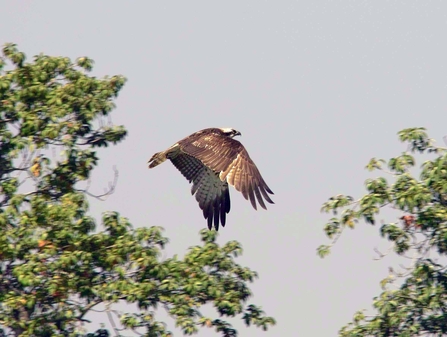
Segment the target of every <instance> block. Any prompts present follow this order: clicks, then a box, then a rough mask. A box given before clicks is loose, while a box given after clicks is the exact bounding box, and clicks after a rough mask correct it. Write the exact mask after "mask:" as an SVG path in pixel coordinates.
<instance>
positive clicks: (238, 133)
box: [234, 131, 242, 136]
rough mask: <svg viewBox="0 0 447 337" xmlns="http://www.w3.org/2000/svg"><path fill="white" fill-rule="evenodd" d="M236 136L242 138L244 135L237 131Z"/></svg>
mask: <svg viewBox="0 0 447 337" xmlns="http://www.w3.org/2000/svg"><path fill="white" fill-rule="evenodd" d="M234 135H235V136H242V133H240V132H239V131H236V133H235V134H234Z"/></svg>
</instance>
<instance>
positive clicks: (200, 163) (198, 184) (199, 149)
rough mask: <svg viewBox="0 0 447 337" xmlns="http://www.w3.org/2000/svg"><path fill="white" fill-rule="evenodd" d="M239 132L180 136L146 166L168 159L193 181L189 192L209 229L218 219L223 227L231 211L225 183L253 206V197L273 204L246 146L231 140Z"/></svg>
mask: <svg viewBox="0 0 447 337" xmlns="http://www.w3.org/2000/svg"><path fill="white" fill-rule="evenodd" d="M240 135H241V133H240V132H239V131H236V130H235V129H233V128H209V129H203V130H201V131H198V132H195V133H193V134H192V135H190V136H188V137H186V138H183V139H182V140H180V141H178V142H177V143H175V144H174V145H172V146H171V147H170V148H168V149H167V150H165V151H162V152H157V153H155V154H154V155H153V156H152V158H151V159H149V162H148V163H149V168H154V167H155V166H157V165H160V164H161V163H163V162H164V161H166V159H169V160H170V161H171V162H172V163H173V164H174V166H175V167H176V168H177V169H178V170H179V171H180V172H181V173H182V175H183V176H184V177H185V178H186V179H188V180H189V182H190V183H191V182H192V188H191V194H192V195H194V194H195V198H196V200H197V201H198V203H199V207H200V209H201V210H202V211H203V216H204V217H205V219H206V220H207V224H208V229H211V228H212V226H213V221H214V228H215V229H216V231H217V230H219V220H220V224H221V225H222V227H225V221H226V214H228V213H229V212H230V192H229V189H228V185H231V186H233V187H234V188H235V189H236V190H237V191H239V192H241V193H242V195H243V196H244V198H245V199H246V200H248V199H250V202H251V204H252V206H253V208H254V209H257V207H256V200H257V201H258V203H259V205H261V207H262V208H264V209H267V207H266V206H265V202H264V200H263V199H265V200H266V201H267V202H269V203H271V204H274V202H273V201H272V200H271V199H270V197H269V195H268V194H267V193H269V194H273V192H272V190H271V189H270V188H269V187H268V186H267V184H266V183H265V181H264V179H263V178H262V176H261V174H260V173H259V170H258V168H257V167H256V165H255V163H254V162H253V161H252V160H251V158H250V156H249V155H248V152H247V150H246V149H245V147H244V146H243V145H242V144H241V143H240V142H238V141H237V140H235V139H233V137H234V136H240Z"/></svg>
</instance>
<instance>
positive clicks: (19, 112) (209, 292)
mask: <svg viewBox="0 0 447 337" xmlns="http://www.w3.org/2000/svg"><path fill="white" fill-rule="evenodd" d="M92 67H93V61H92V60H91V59H89V58H87V57H81V58H79V59H77V60H76V62H72V61H71V60H70V59H69V58H66V57H51V56H46V55H38V56H36V57H35V58H34V61H33V62H30V63H26V62H25V55H24V54H23V53H22V52H20V51H19V50H18V49H17V47H16V46H15V45H14V44H8V45H6V46H5V47H4V49H3V54H2V56H1V58H0V135H1V143H0V231H1V236H0V335H13V336H19V335H20V336H59V335H60V336H81V335H84V334H85V333H86V331H83V328H82V323H83V322H88V321H89V314H90V313H91V311H92V310H94V309H98V308H100V307H101V308H102V310H104V316H105V317H104V320H105V321H106V320H110V322H111V324H112V325H113V328H114V329H115V331H114V333H115V334H116V335H118V334H120V335H121V334H123V333H126V331H127V332H128V333H131V331H130V330H135V331H138V332H140V333H142V334H143V335H145V336H170V335H171V333H170V332H169V330H168V328H167V325H166V324H165V323H164V322H161V321H158V320H157V319H156V311H157V309H165V310H166V311H167V312H168V314H169V315H170V316H171V317H172V318H173V319H174V320H175V322H176V325H177V326H178V327H180V328H181V329H182V331H183V333H185V334H187V335H190V334H194V333H196V332H197V331H198V329H199V328H200V327H207V328H214V329H215V330H216V331H217V332H219V334H220V335H222V336H236V334H237V333H236V331H235V330H234V329H233V328H232V326H231V325H230V323H229V322H227V321H225V320H223V319H224V318H225V317H233V316H236V315H241V317H242V319H243V321H244V322H245V323H246V324H247V325H254V326H257V327H261V328H262V329H264V330H266V329H267V327H268V326H269V325H272V324H274V323H275V321H274V319H273V318H271V317H266V316H264V314H263V312H262V311H261V309H260V308H259V307H257V306H255V305H248V306H246V302H247V299H248V298H249V297H250V295H251V292H250V289H249V288H248V283H249V282H252V281H253V280H254V278H256V276H257V274H256V273H255V272H254V271H252V270H250V269H249V268H246V267H242V266H240V265H239V264H237V263H236V262H235V258H236V257H237V256H238V255H240V254H241V253H242V248H241V245H240V244H239V243H238V242H234V241H232V242H228V243H226V244H225V245H223V246H219V245H218V244H217V243H216V236H217V233H216V232H214V231H207V230H203V231H201V233H200V235H201V240H202V245H200V246H194V247H192V248H190V249H189V251H188V252H187V253H186V255H185V256H184V258H182V259H180V258H178V257H176V256H174V257H172V258H168V259H164V260H162V259H161V258H160V255H161V252H162V250H163V248H164V247H165V245H166V244H167V242H168V240H167V238H165V237H163V236H162V229H161V228H160V227H150V228H146V227H142V228H137V229H133V228H132V226H131V224H130V223H129V221H128V220H127V219H126V218H123V217H121V216H120V215H119V214H118V213H116V212H108V213H106V214H104V215H103V218H102V228H101V229H102V231H97V230H96V222H95V219H94V218H92V217H91V216H89V214H88V200H87V195H86V194H87V193H89V192H88V190H87V189H86V188H81V187H80V185H81V184H82V182H83V181H86V180H88V179H89V177H90V173H91V172H92V170H93V168H94V167H95V166H96V165H97V164H98V157H97V155H96V152H95V150H96V148H97V147H106V146H108V145H110V144H116V143H118V142H120V141H121V140H123V139H124V137H125V136H126V130H125V128H124V127H123V126H116V125H113V124H112V123H111V121H110V120H107V118H108V117H109V114H110V113H111V111H112V110H113V108H114V99H115V97H116V96H117V95H118V93H119V92H120V90H121V88H122V87H123V85H124V83H125V78H124V77H122V76H113V77H105V78H102V79H97V78H95V77H92V76H89V74H88V73H89V71H91V70H92ZM54 150H56V151H58V154H54ZM118 303H121V305H122V304H126V303H127V304H135V305H136V306H137V308H138V311H136V312H135V311H131V310H130V309H129V312H128V313H118V312H117V311H116V310H115V309H116V305H117V304H118ZM205 304H212V305H213V306H214V308H215V309H216V311H217V313H218V314H219V318H212V317H206V316H203V315H202V314H201V311H200V309H201V307H202V306H203V305H205ZM109 334H110V332H109V331H107V330H105V329H99V330H98V331H96V332H94V333H93V332H91V333H88V334H87V335H89V336H108V335H109ZM131 334H132V333H131Z"/></svg>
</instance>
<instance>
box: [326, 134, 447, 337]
mask: <svg viewBox="0 0 447 337" xmlns="http://www.w3.org/2000/svg"><path fill="white" fill-rule="evenodd" d="M398 136H399V139H400V140H401V141H402V142H406V143H408V149H407V151H406V152H404V153H402V154H401V155H400V156H397V157H395V158H391V159H390V160H388V165H387V166H388V168H386V167H385V165H386V161H385V160H383V159H376V158H373V159H371V161H370V162H369V164H368V165H367V166H366V168H367V169H368V170H370V171H372V170H377V169H378V170H381V171H382V172H384V173H385V174H387V175H388V176H391V179H390V180H391V182H388V180H387V179H386V178H385V177H383V176H381V177H378V178H376V179H368V180H367V181H366V184H365V185H366V189H367V193H366V194H365V195H364V196H363V197H361V198H359V199H357V200H354V198H352V197H349V196H344V195H337V196H335V197H332V198H330V199H329V200H328V201H327V202H326V203H324V204H323V207H322V211H324V212H328V213H329V212H332V213H333V214H334V215H336V217H334V218H332V219H331V220H330V221H329V223H328V224H327V225H326V226H325V232H326V234H327V236H328V237H329V238H331V239H332V240H333V242H332V244H333V243H334V242H335V241H336V240H337V238H338V237H339V236H340V235H341V234H342V232H343V230H344V229H345V228H346V227H350V228H354V226H355V224H356V223H358V222H359V220H364V221H365V222H366V223H369V224H372V225H374V224H375V223H376V222H377V221H376V219H377V215H378V214H379V211H380V209H382V208H383V207H392V208H393V209H395V210H397V211H398V212H399V213H400V215H399V216H398V217H397V219H396V221H395V222H391V223H386V224H383V225H382V226H381V228H380V235H381V236H382V237H384V238H386V239H387V240H389V241H390V242H391V243H392V245H393V247H394V252H395V253H396V254H398V255H399V256H405V257H409V258H410V260H411V264H410V265H409V266H406V267H405V268H404V270H403V271H402V272H396V271H394V269H391V270H390V274H389V275H388V276H387V277H386V278H385V279H383V280H382V281H381V287H382V289H383V292H382V293H381V294H380V295H379V296H377V297H376V298H374V302H373V307H374V309H375V312H376V314H374V315H372V316H367V315H366V314H365V312H363V311H359V312H357V313H356V314H355V316H354V320H353V322H352V323H350V324H348V325H347V326H345V327H343V328H342V329H341V330H340V336H352V337H353V336H356V337H359V336H384V337H385V336H402V337H403V336H429V335H432V336H445V335H447V265H446V264H445V261H446V260H445V258H444V257H445V255H446V254H447V148H443V147H439V146H435V143H434V141H433V140H432V139H430V138H428V135H427V133H426V130H425V129H424V128H410V129H405V130H402V131H400V132H399V133H398ZM415 153H419V154H420V155H418V156H420V157H422V156H426V157H427V159H426V160H425V161H424V162H423V164H422V167H421V170H420V177H419V178H416V177H414V176H413V175H412V174H411V172H410V169H412V168H413V167H414V166H415V165H416V159H415V156H414V155H415ZM332 244H331V245H324V246H320V247H319V248H318V253H319V255H320V256H322V257H323V256H325V255H327V254H328V253H329V251H330V248H331V246H332ZM442 261H444V262H442Z"/></svg>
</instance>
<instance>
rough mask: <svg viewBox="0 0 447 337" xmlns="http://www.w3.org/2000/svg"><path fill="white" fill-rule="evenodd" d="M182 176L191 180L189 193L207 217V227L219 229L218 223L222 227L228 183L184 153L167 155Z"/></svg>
mask: <svg viewBox="0 0 447 337" xmlns="http://www.w3.org/2000/svg"><path fill="white" fill-rule="evenodd" d="M168 158H169V159H170V160H171V162H172V163H173V164H174V166H175V167H176V168H177V169H178V170H179V171H180V172H181V173H182V174H183V176H184V177H185V178H186V179H188V180H189V182H192V183H193V185H192V188H191V194H192V195H194V194H195V198H196V200H197V202H198V203H199V207H200V209H201V210H202V211H203V216H204V217H205V219H207V223H208V228H209V229H211V228H212V225H213V221H214V228H215V229H216V230H219V220H220V224H221V225H222V226H223V227H224V226H225V222H226V214H227V213H228V212H230V193H229V191H228V184H227V183H226V182H224V181H221V180H220V178H219V176H218V175H217V174H216V173H215V172H213V171H211V170H210V169H209V168H207V167H206V166H204V165H203V163H202V162H201V161H200V160H198V159H196V158H194V157H192V156H190V155H188V154H184V153H178V154H176V155H173V156H172V157H168Z"/></svg>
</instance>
